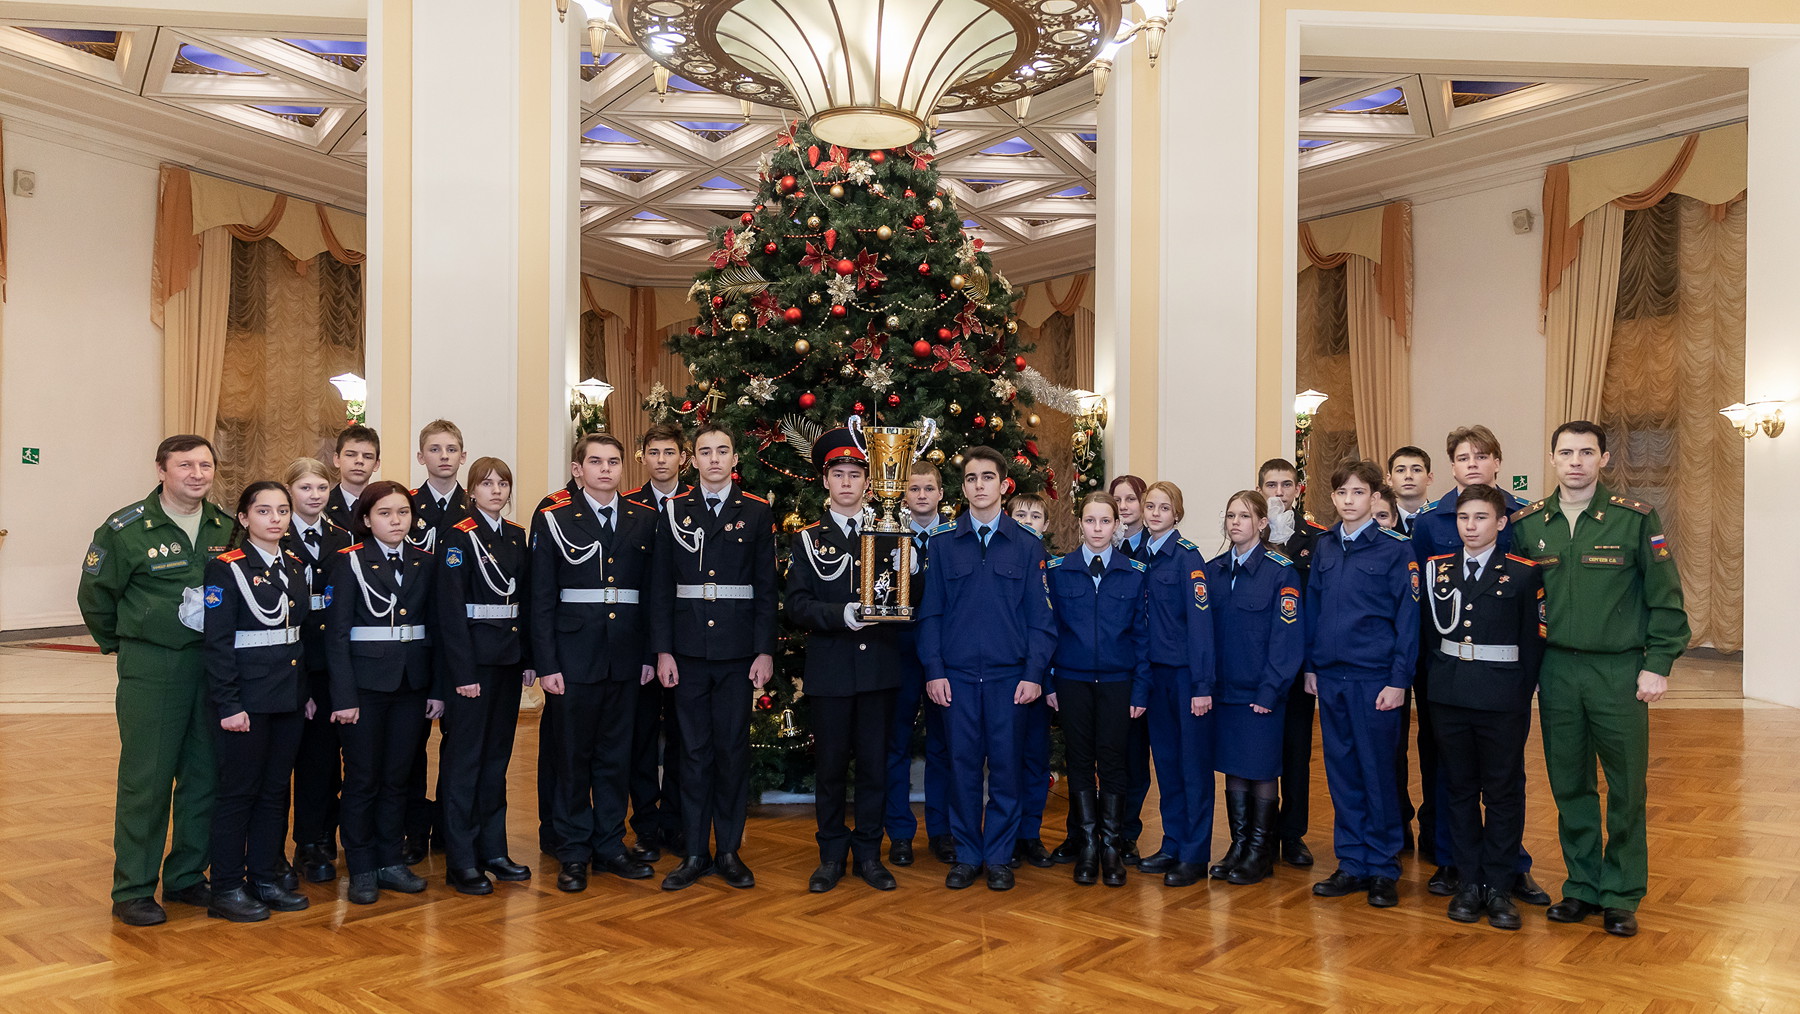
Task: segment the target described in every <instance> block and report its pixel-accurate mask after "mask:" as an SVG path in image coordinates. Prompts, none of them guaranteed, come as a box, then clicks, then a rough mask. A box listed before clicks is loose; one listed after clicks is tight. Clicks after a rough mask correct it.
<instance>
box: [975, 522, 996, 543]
mask: <svg viewBox="0 0 1800 1014" xmlns="http://www.w3.org/2000/svg"><path fill="white" fill-rule="evenodd" d="M993 531H994V530H993V529H992V528H990V527H988V526H987V525H976V526H975V537H976V538H977V539H980V540H981V548H983V549H986V548H987V544H988V536H989V535H991V534H993Z"/></svg>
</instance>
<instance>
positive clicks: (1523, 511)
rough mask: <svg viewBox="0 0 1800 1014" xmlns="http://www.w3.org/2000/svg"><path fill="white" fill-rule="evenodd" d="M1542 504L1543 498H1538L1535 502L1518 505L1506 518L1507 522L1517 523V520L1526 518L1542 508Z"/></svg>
mask: <svg viewBox="0 0 1800 1014" xmlns="http://www.w3.org/2000/svg"><path fill="white" fill-rule="evenodd" d="M1543 506H1544V501H1543V500H1539V501H1537V502H1536V503H1528V504H1526V505H1525V506H1523V507H1520V508H1519V509H1518V510H1516V511H1513V512H1512V516H1511V517H1510V518H1508V519H1507V521H1508V522H1509V523H1513V524H1517V523H1518V522H1520V521H1523V520H1525V519H1526V518H1528V517H1530V516H1531V515H1532V514H1534V513H1536V512H1537V511H1539V510H1541V509H1542V508H1543Z"/></svg>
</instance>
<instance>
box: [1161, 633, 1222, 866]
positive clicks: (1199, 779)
mask: <svg viewBox="0 0 1800 1014" xmlns="http://www.w3.org/2000/svg"><path fill="white" fill-rule="evenodd" d="M1150 674H1151V676H1152V677H1153V680H1154V682H1153V683H1152V685H1151V687H1150V710H1149V711H1147V712H1145V714H1144V718H1145V719H1146V720H1147V721H1148V722H1149V725H1150V757H1151V759H1152V760H1154V761H1155V762H1156V786H1157V801H1158V806H1159V808H1160V810H1161V812H1162V826H1163V844H1162V849H1161V851H1163V852H1167V853H1168V854H1170V855H1172V856H1174V857H1175V858H1176V860H1177V861H1179V862H1184V863H1206V862H1207V861H1208V860H1210V859H1211V858H1212V834H1213V782H1214V776H1213V713H1212V712H1210V711H1209V712H1207V713H1206V714H1204V715H1195V714H1194V712H1193V709H1192V707H1191V706H1190V701H1191V700H1192V698H1191V697H1189V696H1188V691H1189V687H1190V686H1191V685H1192V677H1191V676H1190V675H1189V674H1188V670H1187V667H1186V666H1163V665H1152V666H1151V667H1150Z"/></svg>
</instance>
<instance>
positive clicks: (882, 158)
mask: <svg viewBox="0 0 1800 1014" xmlns="http://www.w3.org/2000/svg"><path fill="white" fill-rule="evenodd" d="M869 161H870V162H873V163H875V164H876V165H880V164H881V163H883V162H886V161H887V152H885V151H879V150H877V151H872V152H869Z"/></svg>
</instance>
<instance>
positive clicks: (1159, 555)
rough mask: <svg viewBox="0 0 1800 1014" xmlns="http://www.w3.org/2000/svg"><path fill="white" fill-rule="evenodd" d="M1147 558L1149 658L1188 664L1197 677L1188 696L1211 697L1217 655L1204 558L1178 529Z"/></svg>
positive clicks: (1169, 662) (1157, 663) (1210, 594)
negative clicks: (1148, 580) (1148, 571)
mask: <svg viewBox="0 0 1800 1014" xmlns="http://www.w3.org/2000/svg"><path fill="white" fill-rule="evenodd" d="M1144 562H1145V563H1146V564H1148V565H1149V567H1150V661H1151V663H1152V664H1154V665H1168V666H1186V667H1187V670H1188V675H1189V677H1190V678H1191V679H1192V680H1193V683H1192V686H1191V687H1190V688H1189V689H1188V691H1187V696H1188V697H1211V696H1212V695H1213V693H1214V690H1215V686H1214V682H1215V667H1216V665H1217V660H1216V656H1215V652H1214V648H1213V644H1214V638H1213V620H1212V614H1213V605H1212V589H1211V587H1210V586H1209V584H1208V582H1207V580H1206V558H1205V557H1204V556H1201V555H1200V547H1199V546H1196V545H1194V544H1193V543H1192V542H1189V541H1188V540H1186V539H1184V538H1182V537H1181V533H1180V532H1170V533H1169V535H1168V538H1167V539H1165V540H1163V544H1162V548H1161V549H1159V550H1158V551H1157V552H1156V553H1154V554H1151V555H1148V556H1147V557H1146V558H1145V559H1144Z"/></svg>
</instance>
